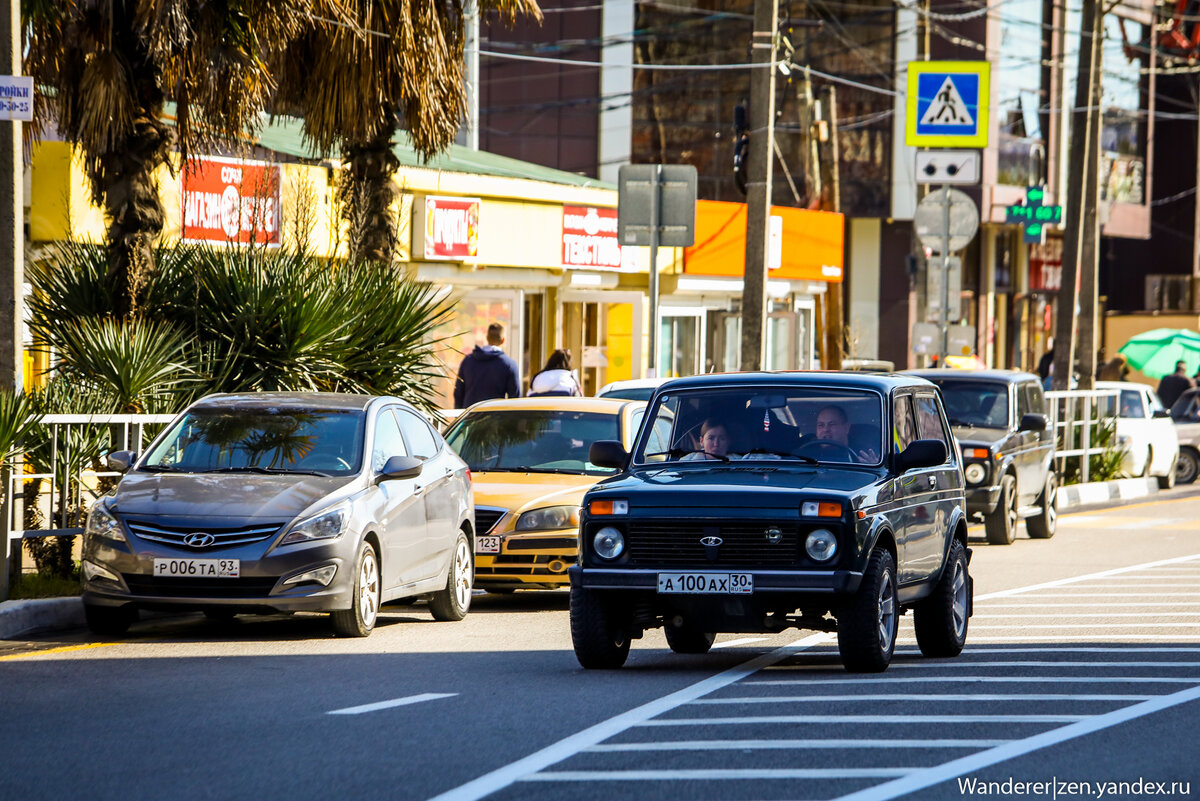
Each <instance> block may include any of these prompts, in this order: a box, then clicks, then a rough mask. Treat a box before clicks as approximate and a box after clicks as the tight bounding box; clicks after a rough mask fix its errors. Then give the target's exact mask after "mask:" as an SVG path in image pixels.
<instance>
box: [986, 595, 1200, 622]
mask: <svg viewBox="0 0 1200 801" xmlns="http://www.w3.org/2000/svg"><path fill="white" fill-rule="evenodd" d="M1042 597H1045V596H1042ZM1063 597H1064V598H1077V597H1079V596H1076V595H1065V596H1063ZM1105 597H1111V596H1105ZM1139 597H1140V596H1139ZM1121 606H1123V607H1124V606H1157V607H1162V606H1165V604H1164V603H1163V602H1162V601H1132V602H1129V601H1125V602H1122V603H1121ZM1171 606H1200V601H1175V600H1172V601H1171ZM1060 607H1086V608H1088V609H1097V608H1099V607H1098V606H1097V605H1096V604H1095V603H1082V604H1075V603H1066V602H1063V601H1059V602H1057V603H1049V604H1003V603H1002V604H994V603H988V604H986V606H985V607H984V608H986V609H1047V608H1051V609H1058V608H1060ZM974 617H979V615H974Z"/></svg>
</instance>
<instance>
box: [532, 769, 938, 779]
mask: <svg viewBox="0 0 1200 801" xmlns="http://www.w3.org/2000/svg"><path fill="white" fill-rule="evenodd" d="M918 770H920V768H761V769H752V768H740V769H733V770H717V769H712V768H709V769H705V770H695V769H691V770H613V771H603V770H560V771H548V772H546V773H535V774H533V775H532V776H525V777H522V778H521V780H520V781H523V782H646V781H663V782H665V781H672V782H674V781H715V780H724V779H735V780H736V779H741V780H745V779H891V778H894V777H896V776H907V775H909V774H910V773H915V772H916V771H918Z"/></svg>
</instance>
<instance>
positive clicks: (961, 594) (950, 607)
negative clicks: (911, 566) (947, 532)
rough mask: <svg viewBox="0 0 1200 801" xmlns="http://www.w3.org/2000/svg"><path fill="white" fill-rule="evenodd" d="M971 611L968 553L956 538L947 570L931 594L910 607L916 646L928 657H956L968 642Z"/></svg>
mask: <svg viewBox="0 0 1200 801" xmlns="http://www.w3.org/2000/svg"><path fill="white" fill-rule="evenodd" d="M970 611H971V574H970V573H969V572H968V571H967V552H966V549H964V548H963V545H962V543H961V542H959V541H958V540H954V541H953V542H951V543H950V553H949V554H947V556H946V569H945V570H943V571H942V577H941V578H940V579H938V583H937V586H935V587H934V588H933V594H932V595H930V596H929V597H928V598H925V599H924V600H922V601H921V602H920V603H918V604H917V605H916V607H915V608H914V609H913V627H914V628H915V629H916V631H917V645H918V646H919V647H920V649H921V653H922V654H924V655H925V656H929V657H949V656H958V655H959V654H961V653H962V649H963V646H964V645H966V643H967V624H968V621H969V616H970Z"/></svg>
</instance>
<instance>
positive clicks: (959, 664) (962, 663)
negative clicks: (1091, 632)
mask: <svg viewBox="0 0 1200 801" xmlns="http://www.w3.org/2000/svg"><path fill="white" fill-rule="evenodd" d="M975 667H1159V668H1192V667H1200V662H1066V661H1063V662H1052V661H1040V662H1039V661H1035V660H1027V661H1013V662H971V661H968V660H965V659H959V660H956V661H954V662H925V663H920V662H893V663H892V665H891V667H889V668H888V670H891V669H892V668H898V669H900V670H904V669H906V668H922V669H924V668H954V669H955V670H961V669H963V668H975ZM1196 680H1197V681H1200V677H1198V678H1197V679H1196Z"/></svg>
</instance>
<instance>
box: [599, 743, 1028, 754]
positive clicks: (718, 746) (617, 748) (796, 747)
mask: <svg viewBox="0 0 1200 801" xmlns="http://www.w3.org/2000/svg"><path fill="white" fill-rule="evenodd" d="M1007 742H1011V740H673V741H667V742H657V743H611V744H608V745H593V746H592V747H591V748H588V749H586V753H589V754H593V753H594V754H603V753H624V752H641V751H772V750H773V751H804V750H809V749H829V748H839V749H841V748H889V749H890V748H991V747H993V746H997V745H1003V744H1004V743H1007Z"/></svg>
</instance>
